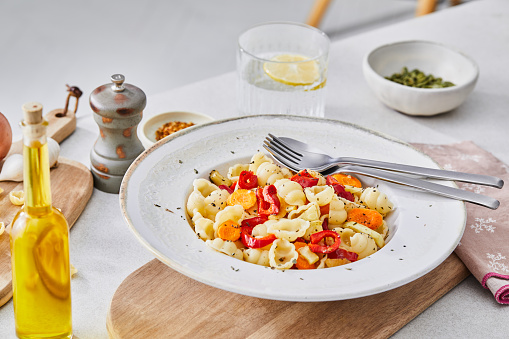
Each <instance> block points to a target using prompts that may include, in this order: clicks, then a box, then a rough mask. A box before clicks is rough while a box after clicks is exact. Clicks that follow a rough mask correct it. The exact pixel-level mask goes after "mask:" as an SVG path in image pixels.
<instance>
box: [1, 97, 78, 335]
mask: <svg viewBox="0 0 509 339" xmlns="http://www.w3.org/2000/svg"><path fill="white" fill-rule="evenodd" d="M23 117H24V120H23V122H21V127H22V130H23V180H24V184H23V185H24V192H25V205H24V207H23V208H22V209H21V210H20V211H19V212H18V214H17V215H16V216H15V217H14V220H13V221H12V229H11V238H10V245H11V263H12V288H13V301H14V317H15V322H16V334H17V336H18V337H19V338H72V322H71V275H70V264H69V228H68V225H67V221H66V220H65V217H64V216H63V215H62V213H61V212H60V211H59V210H57V209H56V208H54V207H53V206H52V205H51V190H50V168H49V159H48V145H47V142H46V128H47V125H48V123H47V122H46V121H44V120H43V118H42V105H41V104H39V103H28V104H25V105H23Z"/></svg>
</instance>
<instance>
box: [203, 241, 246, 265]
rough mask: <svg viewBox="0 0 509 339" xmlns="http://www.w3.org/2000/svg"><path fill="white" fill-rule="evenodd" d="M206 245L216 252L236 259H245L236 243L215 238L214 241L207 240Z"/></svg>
mask: <svg viewBox="0 0 509 339" xmlns="http://www.w3.org/2000/svg"><path fill="white" fill-rule="evenodd" d="M205 243H206V244H207V245H209V246H210V247H211V248H213V249H215V250H216V251H218V252H222V253H224V254H226V255H229V256H231V257H234V258H235V259H240V260H242V259H244V255H243V254H242V251H241V250H240V249H238V248H237V245H235V243H234V242H231V241H228V240H223V239H221V238H215V239H214V240H207V241H205Z"/></svg>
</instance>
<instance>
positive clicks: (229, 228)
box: [217, 220, 241, 241]
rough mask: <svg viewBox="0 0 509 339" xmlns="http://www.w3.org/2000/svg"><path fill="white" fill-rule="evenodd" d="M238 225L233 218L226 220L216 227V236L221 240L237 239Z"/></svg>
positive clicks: (238, 233)
mask: <svg viewBox="0 0 509 339" xmlns="http://www.w3.org/2000/svg"><path fill="white" fill-rule="evenodd" d="M240 231H241V229H240V227H239V225H238V224H237V223H235V222H234V221H233V220H226V221H225V222H223V223H222V224H221V225H219V227H218V228H217V236H218V237H219V238H221V239H223V240H230V241H237V240H239V238H240Z"/></svg>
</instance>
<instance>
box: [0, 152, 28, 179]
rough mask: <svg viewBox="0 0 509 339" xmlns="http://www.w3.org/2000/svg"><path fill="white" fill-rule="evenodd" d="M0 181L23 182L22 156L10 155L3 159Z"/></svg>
mask: <svg viewBox="0 0 509 339" xmlns="http://www.w3.org/2000/svg"><path fill="white" fill-rule="evenodd" d="M0 181H23V156H22V155H21V154H12V155H10V156H9V157H8V158H7V159H5V162H4V165H3V166H2V172H0Z"/></svg>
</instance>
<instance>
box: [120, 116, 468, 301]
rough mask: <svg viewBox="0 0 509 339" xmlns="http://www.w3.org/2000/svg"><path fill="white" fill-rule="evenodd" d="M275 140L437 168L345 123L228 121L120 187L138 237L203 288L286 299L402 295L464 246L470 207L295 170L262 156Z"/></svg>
mask: <svg viewBox="0 0 509 339" xmlns="http://www.w3.org/2000/svg"><path fill="white" fill-rule="evenodd" d="M302 126H306V129H302V128H301V127H302ZM267 133H273V134H276V135H281V136H283V135H286V136H291V137H294V138H297V139H300V140H302V141H305V142H309V143H312V144H313V145H314V146H316V147H318V148H322V149H324V150H326V151H327V152H328V153H330V154H331V155H339V154H333V153H341V155H345V156H357V157H363V158H372V159H376V160H386V161H387V160H388V161H392V162H399V163H406V164H411V165H418V166H427V167H435V168H438V166H437V164H436V163H435V162H434V161H433V160H432V159H430V158H429V157H427V156H426V155H424V154H422V153H420V152H419V151H417V150H415V149H414V148H412V147H411V146H409V145H408V144H406V143H404V142H401V141H398V140H396V139H394V138H392V137H388V136H385V135H381V134H379V133H376V132H373V131H370V130H367V129H364V128H362V127H359V126H355V125H351V124H347V123H343V122H340V121H335V120H326V119H313V118H309V117H295V116H282V115H274V116H271V115H263V116H248V117H240V118H233V119H227V120H220V121H216V122H213V123H210V124H207V125H202V126H197V127H196V128H193V129H190V130H189V131H185V130H184V131H182V132H181V133H179V135H177V136H175V137H171V136H170V137H168V138H166V139H165V140H163V141H161V142H160V143H158V144H157V145H155V146H154V147H152V148H150V149H149V150H147V151H146V152H145V153H143V155H142V156H140V157H139V158H138V159H137V160H136V161H135V163H133V165H131V167H130V168H129V170H128V172H127V173H126V175H125V176H124V181H123V183H122V186H121V190H120V204H121V210H122V214H123V216H124V219H125V220H126V223H127V225H128V226H129V228H130V230H131V231H132V232H133V233H134V235H135V236H136V237H137V239H138V240H139V241H140V242H141V243H142V244H144V245H145V246H146V247H147V249H148V250H150V251H152V253H153V254H154V255H155V256H156V257H157V258H159V259H160V260H161V261H162V262H164V263H166V264H167V265H168V266H170V267H171V268H173V269H175V270H177V271H179V272H181V273H183V274H185V275H187V276H189V277H191V278H193V279H195V280H197V281H201V282H203V283H205V284H208V285H211V286H214V287H217V288H221V289H224V290H227V291H231V292H235V293H240V294H244V295H249V296H255V297H259V298H266V299H275V300H288V301H326V300H342V299H350V298H356V297H362V296H367V295H371V294H375V293H380V292H383V291H386V290H389V289H392V288H396V287H398V286H401V285H403V284H406V283H408V282H411V281H413V280H415V279H417V278H418V277H420V276H422V275H424V274H425V273H427V272H429V271H430V270H432V269H433V268H434V267H436V266H438V265H439V264H440V263H441V262H442V261H443V260H445V259H446V258H447V256H448V255H449V254H450V253H451V252H452V251H453V250H454V248H455V247H456V245H457V244H458V242H459V239H460V238H461V235H462V233H463V230H464V227H465V206H464V203H462V202H459V201H455V200H450V199H446V198H442V197H437V196H433V195H430V194H427V193H423V192H419V191H415V190H412V189H408V188H402V187H399V186H397V185H393V184H390V183H386V182H383V181H378V180H375V179H372V178H366V177H361V176H358V177H354V176H351V175H348V174H340V173H317V172H313V171H307V170H306V171H301V172H297V173H296V172H292V171H291V170H289V169H287V168H285V167H284V166H281V165H280V164H278V163H277V162H276V161H275V160H274V159H272V158H271V157H270V156H269V155H267V154H264V153H263V152H261V151H260V149H261V145H262V143H263V140H264V138H265V136H266V135H267ZM198 136H199V137H198ZM331 136H334V138H332V137H331ZM331 140H332V141H331ZM446 185H451V186H454V185H455V184H454V183H452V182H446ZM169 212H171V213H169ZM373 277H376V279H373ZM317 286H320V288H317Z"/></svg>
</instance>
